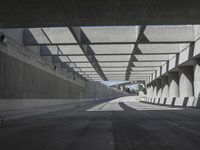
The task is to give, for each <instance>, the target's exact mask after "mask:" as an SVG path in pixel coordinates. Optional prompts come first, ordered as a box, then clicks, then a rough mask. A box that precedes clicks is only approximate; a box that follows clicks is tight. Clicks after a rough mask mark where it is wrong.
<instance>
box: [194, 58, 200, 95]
mask: <svg viewBox="0 0 200 150" xmlns="http://www.w3.org/2000/svg"><path fill="white" fill-rule="evenodd" d="M194 96H195V97H200V58H197V59H194Z"/></svg>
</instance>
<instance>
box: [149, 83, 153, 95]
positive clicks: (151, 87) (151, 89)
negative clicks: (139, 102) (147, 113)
mask: <svg viewBox="0 0 200 150" xmlns="http://www.w3.org/2000/svg"><path fill="white" fill-rule="evenodd" d="M150 97H153V84H151V85H150Z"/></svg>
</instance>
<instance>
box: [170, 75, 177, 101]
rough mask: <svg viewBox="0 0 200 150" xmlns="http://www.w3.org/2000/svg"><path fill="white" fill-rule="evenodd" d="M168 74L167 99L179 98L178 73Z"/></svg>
mask: <svg viewBox="0 0 200 150" xmlns="http://www.w3.org/2000/svg"><path fill="white" fill-rule="evenodd" d="M168 74H169V97H179V73H178V72H170V73H168Z"/></svg>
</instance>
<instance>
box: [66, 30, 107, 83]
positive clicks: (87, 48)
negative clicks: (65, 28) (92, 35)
mask: <svg viewBox="0 0 200 150" xmlns="http://www.w3.org/2000/svg"><path fill="white" fill-rule="evenodd" d="M69 30H70V31H71V33H72V35H73V36H74V38H75V39H76V41H77V43H78V45H79V46H80V48H81V49H82V51H83V53H84V54H85V56H86V57H87V59H88V61H89V62H90V64H91V65H92V66H93V68H94V69H95V70H96V72H97V73H98V74H99V76H100V77H101V78H102V79H103V80H105V81H107V80H108V79H107V78H106V76H105V74H104V73H103V71H102V69H101V67H100V65H99V63H98V61H97V59H96V57H95V56H94V51H93V50H92V48H91V47H90V46H89V45H83V44H82V43H81V41H83V39H84V41H89V39H88V38H87V37H86V35H85V34H84V33H83V31H82V29H81V28H80V27H69ZM90 54H91V55H90Z"/></svg>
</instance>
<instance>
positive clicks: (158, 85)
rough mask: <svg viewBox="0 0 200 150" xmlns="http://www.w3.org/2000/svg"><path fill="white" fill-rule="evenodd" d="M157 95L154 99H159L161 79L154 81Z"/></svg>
mask: <svg viewBox="0 0 200 150" xmlns="http://www.w3.org/2000/svg"><path fill="white" fill-rule="evenodd" d="M156 86H157V93H156V97H161V94H162V88H161V79H156Z"/></svg>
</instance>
